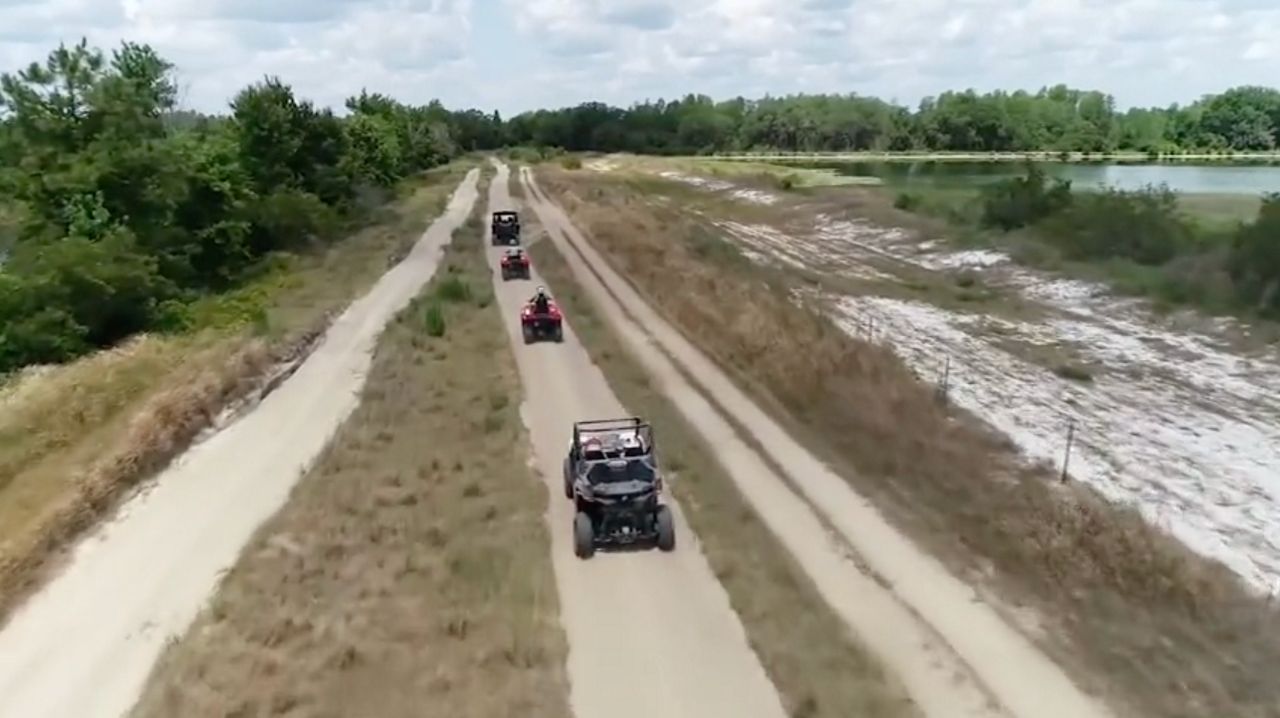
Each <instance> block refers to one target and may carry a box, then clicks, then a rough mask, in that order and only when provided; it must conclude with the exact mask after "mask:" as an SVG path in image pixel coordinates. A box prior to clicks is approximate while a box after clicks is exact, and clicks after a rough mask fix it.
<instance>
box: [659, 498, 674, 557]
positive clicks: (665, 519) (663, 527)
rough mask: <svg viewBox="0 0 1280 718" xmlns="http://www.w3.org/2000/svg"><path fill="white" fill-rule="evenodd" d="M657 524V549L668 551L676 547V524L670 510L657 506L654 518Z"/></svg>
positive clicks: (666, 507)
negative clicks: (656, 513)
mask: <svg viewBox="0 0 1280 718" xmlns="http://www.w3.org/2000/svg"><path fill="white" fill-rule="evenodd" d="M655 518H656V520H657V524H658V549H659V550H661V551H670V550H672V549H674V548H675V547H676V522H675V518H674V517H673V516H672V515H671V508H670V507H668V506H659V507H658V515H657V516H656V517H655Z"/></svg>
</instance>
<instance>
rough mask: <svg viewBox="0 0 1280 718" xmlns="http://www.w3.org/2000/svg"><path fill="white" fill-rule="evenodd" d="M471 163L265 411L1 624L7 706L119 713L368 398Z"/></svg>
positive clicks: (52, 712) (452, 224)
mask: <svg viewBox="0 0 1280 718" xmlns="http://www.w3.org/2000/svg"><path fill="white" fill-rule="evenodd" d="M478 178H479V171H478V170H472V171H471V172H469V173H468V174H467V176H466V178H465V179H464V180H463V182H462V184H461V185H460V186H459V188H458V190H457V191H456V192H455V193H454V196H453V198H452V199H451V201H450V203H449V206H448V208H447V209H446V210H445V212H444V214H443V215H442V216H441V217H440V218H439V219H438V220H436V221H435V222H434V223H433V224H432V225H431V227H430V229H428V230H427V231H426V233H425V234H423V236H422V238H421V239H420V240H419V241H418V243H417V244H416V245H415V246H414V248H413V250H412V252H411V253H410V254H409V256H408V257H407V258H406V259H405V260H404V261H403V262H401V263H400V264H398V265H396V266H395V267H394V268H393V269H391V270H390V271H389V272H387V273H386V274H385V275H384V276H383V277H382V278H381V279H380V280H379V281H378V283H377V284H376V285H375V286H374V287H373V288H372V289H371V290H370V291H369V292H368V294H366V295H365V296H364V297H362V298H361V299H359V300H357V301H356V302H354V303H352V305H351V306H350V307H349V308H348V309H347V310H346V311H345V312H344V313H343V314H342V315H341V316H340V317H339V318H338V320H337V321H336V322H335V323H334V324H333V326H332V327H331V328H330V329H329V331H328V332H327V333H326V335H325V337H324V339H323V340H322V342H321V343H320V344H319V346H318V347H317V349H316V350H315V352H314V353H313V354H312V355H311V356H310V357H309V358H308V359H307V360H306V361H305V362H304V363H303V364H302V366H301V367H300V368H299V369H298V371H297V372H296V373H295V374H294V375H293V376H292V377H290V378H289V379H288V380H287V381H286V382H284V383H283V384H282V385H281V386H280V387H279V388H278V389H277V390H276V391H275V392H274V393H272V394H270V395H269V396H268V397H267V398H266V399H265V400H264V401H263V402H262V403H261V404H260V405H259V406H258V407H257V408H256V409H254V411H253V412H252V413H250V414H248V415H247V416H245V417H243V418H242V419H240V420H239V421H237V422H235V423H234V424H232V425H230V426H228V427H227V428H226V429H224V430H223V431H221V432H219V433H218V434H215V435H214V436H213V437H211V438H210V439H209V440H207V441H206V442H204V443H202V444H200V445H198V446H196V447H194V448H193V449H192V450H190V451H189V452H187V454H186V455H184V456H183V457H182V458H181V459H180V460H179V461H178V462H177V463H175V464H174V465H173V466H172V467H170V468H169V469H168V470H167V471H166V472H165V473H164V475H162V476H161V477H160V478H159V480H158V481H156V482H155V483H154V486H153V487H152V488H151V489H150V490H149V491H148V492H146V493H144V494H141V495H139V496H138V497H136V498H135V499H134V500H132V501H130V502H129V503H128V504H126V505H125V506H124V507H123V508H122V509H121V511H120V512H119V514H118V516H117V517H116V518H115V519H114V520H113V521H112V522H111V523H109V524H107V525H106V526H104V527H103V528H102V529H101V530H100V531H98V532H97V533H96V534H95V535H92V536H90V537H89V538H88V539H86V540H85V541H84V542H83V543H82V544H81V545H80V546H79V547H78V548H77V550H76V552H75V554H74V556H73V557H72V560H71V561H70V564H69V566H68V567H67V569H66V571H65V572H64V573H62V574H61V575H60V576H58V577H57V578H56V579H55V580H53V581H52V582H51V583H49V584H48V585H47V586H46V587H45V588H44V589H43V590H42V591H41V592H40V593H38V594H36V595H35V596H33V597H32V598H31V599H30V601H29V602H28V603H27V604H26V605H25V606H24V607H23V608H22V609H20V610H19V612H17V613H16V614H15V615H14V617H13V619H12V621H11V622H10V623H9V625H8V626H7V627H6V628H5V629H4V631H3V633H0V717H3V718H9V717H10V716H12V718H33V717H34V716H40V717H41V718H64V717H65V718H95V717H96V716H103V717H104V718H115V716H119V715H120V714H122V713H124V712H125V711H127V710H128V709H129V708H130V707H131V706H132V704H133V702H134V700H135V699H136V697H137V694H138V692H139V690H140V689H141V687H142V685H143V682H144V680H145V679H146V677H147V675H148V673H149V671H150V670H151V666H152V663H153V662H154V661H155V659H156V657H157V655H158V654H159V653H160V651H161V649H162V648H163V647H164V644H165V642H166V641H167V640H168V639H169V638H170V637H171V636H175V635H181V633H182V632H183V631H184V630H185V629H186V627H187V626H188V624H189V623H190V622H191V620H192V619H193V618H194V617H195V615H196V613H197V612H198V611H199V609H200V608H201V606H202V605H203V603H204V601H205V600H206V598H207V597H208V596H209V595H210V594H211V593H212V591H213V589H214V588H215V586H216V584H217V581H218V578H219V576H220V575H221V573H222V572H223V571H224V570H226V569H227V568H228V567H229V566H231V565H232V564H233V563H234V561H235V559H236V557H237V555H238V554H239V552H240V550H241V548H242V547H243V546H244V544H245V543H246V542H247V541H248V540H249V538H250V536H251V535H252V534H253V531H254V530H255V529H256V528H257V526H258V525H259V524H260V523H261V522H262V521H264V520H265V519H267V518H268V517H270V516H271V515H272V514H273V513H274V512H275V511H276V510H277V509H278V508H279V507H280V506H281V505H282V504H283V503H284V501H285V499H286V498H287V497H288V495H289V491H290V489H291V488H292V486H293V484H294V482H295V481H296V480H297V478H298V477H299V476H300V475H301V472H302V470H303V469H304V468H305V467H306V466H307V465H308V464H309V463H310V462H311V461H312V460H313V459H314V458H315V457H316V456H317V454H318V453H319V452H320V451H321V449H323V448H324V445H325V444H326V443H327V442H328V440H329V437H330V436H331V435H332V433H333V432H334V431H335V430H336V429H337V427H338V426H339V425H340V424H341V423H342V421H343V419H344V418H345V417H346V416H347V415H348V414H349V413H350V412H351V410H352V409H353V408H354V407H355V406H356V404H357V402H358V398H359V392H360V388H361V386H362V384H363V381H364V375H365V373H366V372H367V370H368V368H369V365H370V361H371V352H372V350H373V347H374V344H375V342H376V339H377V337H378V335H379V334H380V333H381V331H382V329H383V327H384V326H385V325H386V323H387V321H388V320H389V319H390V318H391V317H392V316H393V315H394V314H395V313H396V312H398V311H399V310H400V309H401V308H403V307H404V306H406V305H407V304H408V303H409V301H410V300H411V299H412V298H413V296H414V295H415V294H416V293H417V292H418V290H419V289H420V288H421V286H422V285H423V284H424V283H425V282H427V281H428V280H429V279H430V278H431V276H432V274H433V273H434V272H435V269H436V265H437V261H438V259H439V255H440V251H441V249H442V248H443V246H444V245H445V244H446V243H447V242H448V241H449V239H450V237H451V236H452V234H453V230H454V229H455V228H457V227H458V226H460V225H461V224H462V222H463V221H464V220H465V219H466V217H467V215H468V213H469V212H470V211H471V208H472V206H473V205H474V203H475V200H476V195H477V191H476V182H477V180H478Z"/></svg>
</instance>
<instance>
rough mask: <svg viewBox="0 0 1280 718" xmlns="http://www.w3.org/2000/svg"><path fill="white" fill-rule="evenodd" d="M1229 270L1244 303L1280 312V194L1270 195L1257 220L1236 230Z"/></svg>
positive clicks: (1268, 312)
mask: <svg viewBox="0 0 1280 718" xmlns="http://www.w3.org/2000/svg"><path fill="white" fill-rule="evenodd" d="M1227 267H1228V271H1229V272H1230V274H1231V277H1232V279H1233V280H1234V281H1235V282H1236V283H1237V285H1238V288H1239V289H1238V291H1239V298H1240V300H1241V301H1244V302H1247V303H1249V304H1250V305H1252V306H1254V307H1256V308H1257V309H1258V310H1259V311H1261V312H1264V313H1267V314H1277V313H1280V193H1273V194H1268V195H1266V196H1265V197H1264V198H1263V201H1262V207H1261V208H1260V209H1259V210H1258V217H1257V219H1255V220H1254V221H1253V222H1251V223H1249V224H1246V225H1242V226H1241V227H1240V228H1239V229H1238V230H1237V231H1236V233H1235V236H1234V237H1233V238H1232V241H1231V254H1230V257H1229V259H1228V262H1227Z"/></svg>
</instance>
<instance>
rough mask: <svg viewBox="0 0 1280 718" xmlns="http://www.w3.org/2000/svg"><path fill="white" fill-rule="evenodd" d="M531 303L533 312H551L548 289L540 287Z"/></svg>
mask: <svg viewBox="0 0 1280 718" xmlns="http://www.w3.org/2000/svg"><path fill="white" fill-rule="evenodd" d="M529 303H530V304H532V305H533V310H534V311H535V312H537V313H539V314H546V313H547V312H548V311H550V309H551V306H550V305H551V297H549V296H547V288H546V287H543V286H539V287H538V290H537V292H535V293H534V295H533V299H531V300H529Z"/></svg>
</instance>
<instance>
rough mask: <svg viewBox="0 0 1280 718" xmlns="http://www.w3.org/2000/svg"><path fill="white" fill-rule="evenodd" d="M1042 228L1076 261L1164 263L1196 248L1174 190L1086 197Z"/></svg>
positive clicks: (1054, 242) (1192, 233) (1146, 190)
mask: <svg viewBox="0 0 1280 718" xmlns="http://www.w3.org/2000/svg"><path fill="white" fill-rule="evenodd" d="M1041 229H1042V231H1043V232H1044V235H1045V236H1046V238H1048V239H1049V241H1051V242H1052V243H1053V244H1054V245H1056V246H1057V247H1059V248H1060V249H1061V250H1062V251H1063V254H1065V255H1066V256H1067V257H1068V258H1071V259H1112V258H1118V259H1128V260H1132V261H1134V262H1137V263H1138V264H1145V265H1159V264H1164V263H1166V262H1168V261H1170V260H1172V259H1173V258H1174V257H1176V256H1179V255H1181V254H1184V253H1187V252H1189V251H1190V250H1192V249H1194V248H1195V234H1194V231H1193V229H1192V227H1191V225H1189V224H1188V223H1187V222H1186V221H1185V220H1184V219H1183V218H1182V216H1181V215H1180V214H1179V212H1178V198H1177V196H1176V195H1175V194H1174V193H1173V192H1171V191H1170V190H1169V188H1168V187H1159V188H1153V187H1148V188H1146V189H1143V190H1138V191H1136V192H1126V191H1121V190H1115V189H1109V190H1106V191H1104V192H1097V193H1094V192H1090V193H1084V194H1080V195H1077V196H1076V197H1075V199H1074V201H1072V202H1071V203H1070V206H1069V207H1066V208H1065V209H1063V210H1062V211H1061V212H1059V213H1058V214H1057V215H1056V216H1054V217H1053V218H1052V219H1049V220H1047V221H1045V222H1044V224H1043V225H1042V227H1041Z"/></svg>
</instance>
